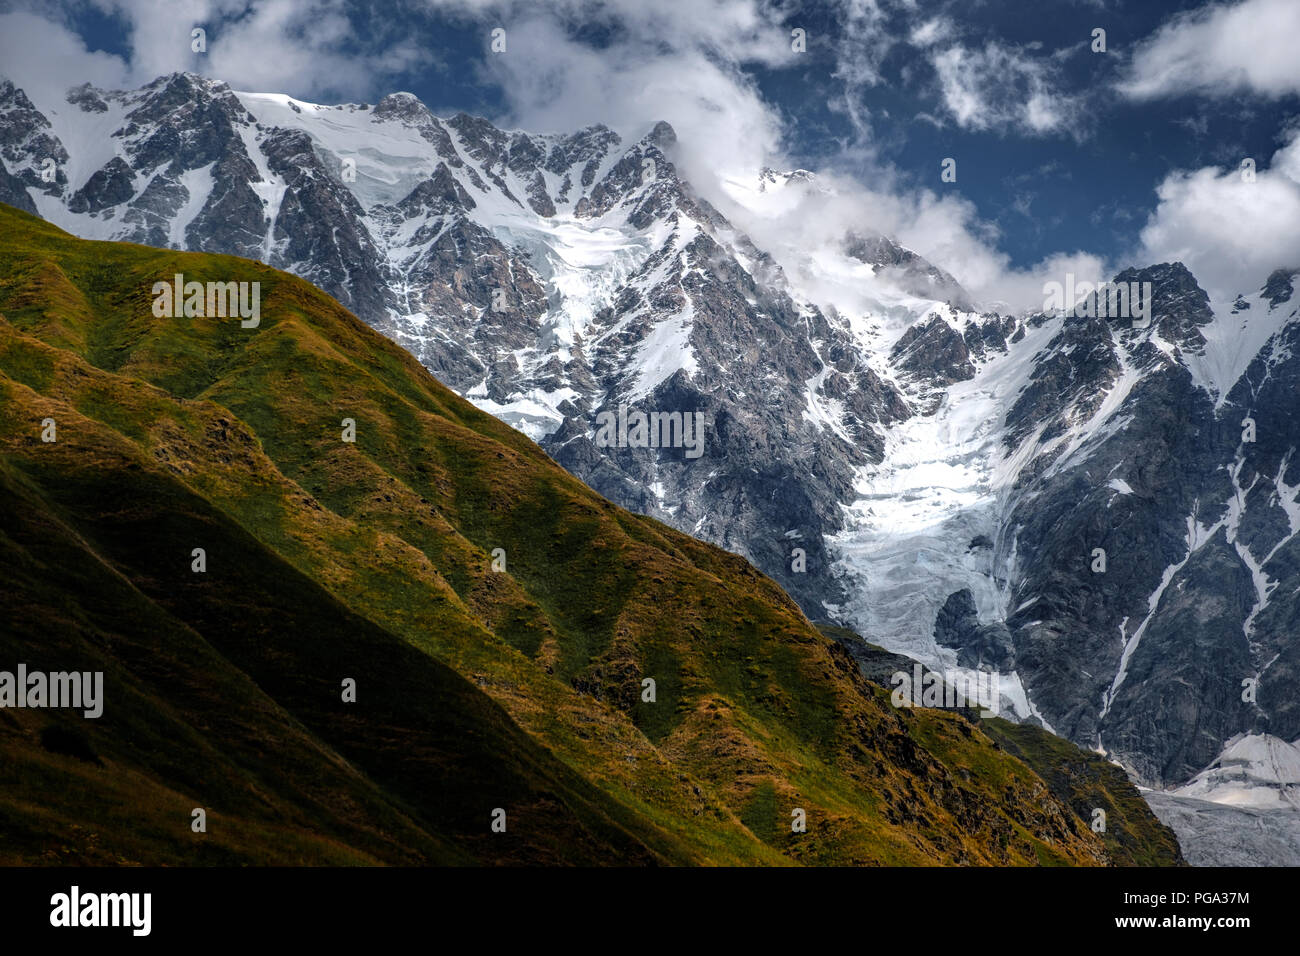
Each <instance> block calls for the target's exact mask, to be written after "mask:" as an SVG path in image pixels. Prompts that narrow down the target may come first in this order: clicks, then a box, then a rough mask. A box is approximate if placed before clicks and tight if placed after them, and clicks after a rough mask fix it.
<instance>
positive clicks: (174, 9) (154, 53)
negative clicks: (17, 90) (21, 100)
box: [0, 0, 430, 106]
mask: <svg viewBox="0 0 1300 956" xmlns="http://www.w3.org/2000/svg"><path fill="white" fill-rule="evenodd" d="M91 2H92V3H93V4H94V5H95V6H96V7H98V8H99V9H100V10H101V11H102V12H104V13H106V14H110V15H114V16H117V17H120V18H121V19H122V20H123V22H124V23H125V24H126V26H127V31H128V41H129V45H130V56H129V59H127V60H123V59H122V58H120V57H115V56H110V55H108V54H105V53H102V52H90V51H89V50H88V49H87V48H86V45H85V42H84V41H83V40H82V39H81V38H80V37H78V36H77V35H76V34H74V33H72V32H71V31H70V30H69V29H68V28H67V27H66V26H65V25H64V24H65V23H66V22H67V16H66V13H67V10H68V9H70V8H71V4H70V3H69V4H66V5H64V6H60V5H58V4H50V3H41V2H29V3H28V7H29V9H28V10H25V11H21V10H20V11H19V12H15V13H10V14H4V15H0V73H3V75H5V76H7V77H10V78H11V79H13V81H14V82H15V83H17V84H18V85H19V86H21V87H23V89H25V90H27V91H28V94H29V95H30V96H31V97H32V98H33V100H34V101H35V102H37V103H38V104H40V103H44V104H46V105H47V106H55V105H56V104H57V103H58V102H60V101H61V100H62V94H63V91H65V90H66V89H67V88H68V87H70V86H75V85H77V84H79V83H83V82H87V81H89V82H91V83H93V84H95V85H96V86H101V87H107V88H122V87H137V86H141V85H143V84H145V83H148V82H149V81H151V80H153V79H155V78H157V77H158V76H161V75H163V74H166V73H172V72H176V71H181V70H188V71H192V72H195V73H201V74H203V75H205V76H211V77H216V78H219V79H223V80H225V81H227V82H228V83H230V84H231V85H232V86H234V87H235V88H236V89H248V90H265V91H274V92H290V93H297V94H298V95H304V96H305V95H307V94H308V93H309V92H314V93H315V95H317V96H319V97H322V98H331V97H332V98H340V99H348V98H351V99H364V98H366V97H368V96H370V95H371V94H373V93H374V92H376V91H377V90H379V89H381V88H382V86H383V83H384V79H385V78H386V77H390V76H395V75H397V74H399V73H401V72H403V71H405V70H407V69H409V68H411V67H412V66H415V65H418V64H420V63H425V62H428V61H429V60H430V56H429V54H428V53H427V52H426V51H424V50H423V49H421V47H420V46H419V45H418V44H417V43H416V42H415V41H414V39H413V38H411V37H400V38H397V39H394V40H392V41H390V42H387V43H385V44H383V45H382V46H381V47H379V48H376V49H365V50H361V51H359V52H355V51H345V48H344V45H345V43H346V42H347V41H349V40H351V39H352V38H353V34H352V28H351V25H350V23H349V21H348V19H347V16H346V15H345V12H344V11H345V3H344V0H91ZM196 27H199V28H202V29H203V30H204V31H205V33H206V45H207V49H206V51H205V52H202V53H197V52H194V51H193V50H192V49H191V31H192V30H193V29H195V28H196Z"/></svg>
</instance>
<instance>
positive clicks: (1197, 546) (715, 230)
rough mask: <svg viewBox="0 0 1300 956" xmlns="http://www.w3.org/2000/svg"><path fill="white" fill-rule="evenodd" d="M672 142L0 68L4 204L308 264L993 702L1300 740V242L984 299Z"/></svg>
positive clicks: (1118, 748)
mask: <svg viewBox="0 0 1300 956" xmlns="http://www.w3.org/2000/svg"><path fill="white" fill-rule="evenodd" d="M674 155H675V135H674V133H673V131H672V129H671V128H670V127H669V126H667V124H663V123H660V124H658V125H657V126H655V127H654V128H653V129H650V130H648V131H645V132H644V135H642V136H641V137H640V138H639V139H634V140H624V139H622V138H620V137H619V136H618V135H617V134H615V133H614V132H613V131H611V130H609V129H606V128H604V127H601V126H595V127H591V128H588V129H585V130H581V131H578V132H576V133H570V134H563V135H545V136H542V135H533V134H530V133H524V132H515V131H506V130H501V129H498V128H496V127H495V126H493V125H492V124H490V123H488V122H487V121H485V120H482V119H478V118H475V117H471V116H467V115H464V114H461V115H457V116H454V117H450V118H440V117H436V116H434V115H432V114H431V113H430V112H429V110H428V109H427V108H426V107H425V106H424V105H423V104H422V103H420V102H419V101H418V100H417V99H416V98H415V97H413V96H411V95H409V94H402V93H398V94H393V95H390V96H387V97H385V98H384V99H382V100H381V101H380V102H379V103H377V104H374V105H347V106H320V105H314V104H309V103H303V102H300V101H296V100H293V99H291V98H289V97H286V96H281V95H270V94H255V93H240V92H235V91H233V90H231V89H230V88H229V87H228V86H226V85H225V84H223V83H220V82H215V81H211V80H206V79H203V78H200V77H196V76H192V75H188V74H175V75H172V76H168V77H162V78H160V79H159V80H157V81H155V82H154V83H151V84H149V85H148V86H146V87H144V88H142V89H140V90H135V91H104V90H96V89H93V88H90V87H88V86H83V87H79V88H76V89H74V90H72V91H70V92H69V93H68V95H67V97H66V99H65V100H64V101H61V102H58V103H41V104H34V103H32V102H31V101H30V100H29V98H28V97H27V96H26V95H25V94H24V92H23V91H22V90H19V89H16V88H15V87H14V86H12V85H11V84H4V85H0V201H4V202H8V203H11V204H13V205H18V206H21V207H22V208H26V209H28V210H31V211H35V212H36V213H38V214H39V215H41V216H43V217H44V218H46V219H49V220H50V221H52V222H54V223H56V224H57V225H59V226H61V227H63V228H65V229H67V230H69V231H70V232H73V233H75V234H79V235H83V236H88V237H93V238H103V239H122V240H130V241H135V242H143V243H147V244H151V245H158V246H174V247H178V248H192V249H201V250H205V251H217V252H228V253H233V254H237V255H241V256H246V257H251V258H256V259H261V260H263V261H265V262H268V263H269V264H271V265H274V266H277V267H280V268H284V269H287V270H289V271H293V272H295V273H297V274H299V275H301V276H303V277H304V278H307V279H309V280H310V281H312V282H314V283H315V284H317V285H318V286H320V287H321V288H323V289H325V290H326V291H327V292H329V293H330V294H332V295H333V296H335V297H336V298H337V299H339V301H341V302H342V303H344V304H345V305H346V306H348V307H349V308H350V309H351V310H353V311H354V312H355V313H356V314H357V315H358V316H360V317H361V318H362V319H364V320H365V321H367V322H369V323H371V324H372V325H374V326H375V327H376V328H378V329H380V330H381V331H383V332H385V333H386V334H387V335H389V336H390V337H392V338H393V339H395V340H396V341H398V342H400V343H401V344H403V345H404V346H405V347H407V348H408V349H409V350H410V351H411V352H412V353H414V354H415V355H416V356H417V357H418V358H419V359H420V360H421V361H422V362H423V363H424V364H425V365H426V366H427V367H428V368H430V369H431V370H432V371H433V372H434V374H435V375H437V376H438V377H439V378H441V379H442V380H443V381H444V382H446V383H447V384H448V385H450V386H452V387H453V388H455V389H457V390H458V391H460V392H461V393H462V394H464V395H466V396H467V397H468V398H470V399H471V400H472V401H474V402H475V403H477V404H478V405H479V406H480V407H482V408H484V409H486V410H488V411H491V412H493V413H494V414H497V415H498V416H500V417H501V418H503V419H504V420H506V421H508V422H510V423H511V424H512V425H514V426H515V427H517V428H519V429H520V430H522V431H524V432H526V433H527V434H529V435H530V436H531V437H532V438H534V439H535V440H537V441H538V442H539V443H540V444H541V445H542V446H543V447H544V448H546V449H547V451H548V452H549V453H550V454H551V455H552V456H553V457H554V458H556V460H557V461H559V462H560V463H561V464H562V465H564V466H565V467H566V468H568V469H569V470H570V471H572V472H574V473H575V474H577V475H578V476H579V477H581V478H582V479H583V480H584V481H586V482H587V483H588V484H589V485H591V486H592V487H593V488H595V489H596V490H597V491H600V492H601V493H602V494H604V495H606V496H607V497H609V498H611V499H612V500H614V501H616V502H618V503H619V504H621V505H624V506H626V507H629V508H632V509H634V510H637V511H640V512H643V513H646V514H650V515H653V516H654V517H656V518H659V519H660V520H663V521H666V522H668V523H670V524H673V525H675V526H677V527H679V528H681V529H683V530H685V531H688V532H690V533H692V534H695V535H696V536H698V537H701V538H705V539H707V540H710V541H713V542H715V543H718V544H721V545H723V546H724V547H727V548H730V549H731V550H733V551H736V552H739V553H741V554H744V555H745V556H746V557H748V558H749V559H750V560H751V561H753V562H754V563H755V564H756V565H757V566H758V567H760V568H761V569H762V570H763V571H765V572H766V573H768V574H769V575H771V576H772V577H773V578H775V579H776V580H777V581H778V582H779V583H780V584H781V585H782V586H783V587H785V588H786V589H787V590H788V591H789V592H790V593H791V594H792V595H793V596H794V597H795V598H796V600H798V601H799V603H800V604H801V605H802V607H803V608H804V609H805V611H806V612H807V613H808V614H809V616H811V617H828V618H832V619H834V620H836V621H837V622H839V623H842V624H844V625H846V626H849V627H852V628H854V629H855V630H857V631H858V632H859V633H861V634H862V635H863V636H865V637H866V638H867V639H868V640H871V641H873V642H874V643H877V644H880V645H883V646H884V647H886V648H887V649H889V650H892V651H898V652H902V653H906V654H908V655H910V656H913V657H915V658H917V659H919V660H921V661H923V662H924V663H926V664H928V665H931V666H938V667H943V668H968V669H985V670H996V671H998V672H999V674H1001V675H1002V677H1003V680H1002V682H1001V689H1002V693H1003V695H1004V698H1005V699H1004V704H1005V706H1006V707H1007V708H1008V709H1009V710H1011V711H1013V712H1014V713H1015V714H1016V715H1018V716H1019V717H1021V718H1022V719H1032V720H1037V721H1040V722H1041V723H1043V724H1044V725H1046V726H1048V727H1049V728H1050V729H1052V730H1054V731H1056V732H1057V733H1059V734H1062V735H1064V736H1067V737H1070V738H1071V739H1073V740H1075V741H1076V742H1079V743H1081V744H1084V745H1087V746H1090V747H1094V748H1096V749H1098V750H1100V751H1103V752H1106V753H1108V754H1110V755H1111V756H1112V757H1114V758H1115V759H1116V760H1118V761H1119V762H1121V763H1122V764H1123V765H1124V766H1125V767H1127V768H1128V769H1129V770H1130V771H1131V772H1132V773H1133V775H1134V776H1135V777H1136V778H1137V779H1138V780H1140V781H1141V782H1143V783H1144V784H1146V785H1147V786H1150V787H1158V788H1167V787H1177V786H1179V785H1183V784H1187V785H1188V786H1195V784H1194V783H1189V781H1194V780H1200V779H1202V777H1198V776H1197V775H1198V774H1201V772H1202V771H1206V773H1209V772H1210V771H1211V770H1213V769H1214V768H1215V767H1218V768H1220V769H1222V768H1223V767H1224V766H1231V767H1237V766H1240V765H1243V764H1244V765H1252V766H1253V765H1254V763H1258V762H1259V761H1261V760H1265V757H1262V756H1260V754H1262V753H1263V752H1264V751H1258V752H1257V750H1258V748H1256V749H1250V748H1247V750H1249V753H1245V752H1242V753H1238V750H1239V749H1240V746H1241V740H1242V739H1248V740H1252V739H1255V738H1256V737H1260V736H1261V735H1270V736H1271V737H1272V738H1276V739H1278V740H1280V741H1287V740H1295V739H1297V738H1300V536H1298V535H1297V532H1300V459H1298V458H1297V454H1296V451H1297V449H1298V448H1300V399H1298V396H1300V341H1297V340H1298V339H1300V297H1297V296H1296V295H1295V276H1296V275H1297V274H1298V270H1297V269H1296V268H1294V267H1296V266H1298V265H1300V264H1296V263H1284V262H1280V263H1278V266H1279V271H1277V272H1276V273H1275V274H1274V275H1272V276H1271V277H1270V278H1269V279H1268V281H1267V283H1266V284H1265V285H1264V286H1263V287H1262V288H1260V289H1256V290H1253V291H1249V290H1247V291H1245V292H1244V293H1243V295H1242V296H1240V297H1238V298H1236V299H1235V300H1234V301H1231V302H1226V303H1220V302H1211V301H1210V299H1209V297H1208V296H1207V295H1206V293H1205V292H1204V291H1203V290H1202V289H1201V288H1200V287H1199V285H1198V284H1197V281H1196V279H1195V277H1194V276H1192V275H1191V274H1190V273H1189V272H1188V271H1187V270H1186V269H1185V268H1184V267H1183V266H1182V265H1181V264H1178V263H1165V264H1159V265H1153V266H1149V267H1145V268H1138V269H1132V270H1128V271H1126V272H1125V273H1122V274H1121V275H1120V276H1117V277H1116V280H1117V281H1122V282H1125V283H1129V282H1134V283H1138V284H1141V283H1150V288H1151V290H1152V297H1151V303H1152V315H1151V321H1150V322H1149V323H1134V322H1133V321H1131V320H1127V319H1113V318H1098V317H1088V316H1076V315H1066V314H1063V313H1062V312H1060V311H1056V312H1044V313H1041V314H1034V315H1013V316H1007V315H1000V314H996V313H993V312H987V313H985V312H980V311H978V310H976V309H975V308H974V307H973V305H972V303H971V299H970V296H969V295H967V294H966V292H965V291H964V290H963V289H962V288H961V286H960V285H959V284H958V283H957V282H956V280H955V279H953V277H952V276H950V275H949V274H948V273H946V272H944V271H943V270H942V268H940V267H939V266H936V265H934V264H931V263H929V262H927V261H926V260H925V259H924V258H922V257H921V256H919V255H917V254H916V253H915V252H913V251H911V250H907V249H904V248H902V247H900V246H899V245H898V244H897V243H896V242H894V241H893V240H892V239H890V238H889V237H887V236H882V235H880V234H879V233H877V232H876V231H874V230H873V229H872V227H871V224H870V223H862V224H861V226H860V228H856V229H854V230H853V231H852V232H850V233H846V235H845V236H844V237H843V243H842V245H841V246H840V247H839V248H834V249H817V250H806V251H805V252H804V253H802V254H798V255H794V256H790V255H787V254H784V253H783V254H782V255H780V256H778V255H775V254H774V251H773V250H767V249H761V248H759V247H758V246H757V245H756V244H755V242H753V241H752V240H751V239H750V238H749V237H748V236H746V234H745V233H744V231H743V230H741V229H740V228H738V227H737V226H736V225H735V224H734V223H733V222H732V221H730V220H729V219H728V218H727V217H726V216H724V215H723V214H722V213H720V212H719V211H718V209H717V208H715V207H714V206H712V205H710V204H709V203H708V202H706V201H705V200H704V199H703V198H701V196H700V195H699V194H698V193H697V191H696V190H695V189H694V188H693V187H692V185H691V184H690V183H689V182H687V181H686V180H685V179H684V178H683V177H682V176H680V175H679V173H678V169H677V166H676V165H675V164H674ZM727 188H728V195H729V197H730V198H731V200H733V201H734V202H735V203H736V204H737V205H738V206H739V207H742V208H747V209H755V210H761V208H762V207H763V205H764V204H766V203H780V202H782V201H785V200H784V199H783V198H782V197H783V196H784V197H789V196H791V195H794V194H795V193H796V192H797V191H798V190H804V189H817V188H823V187H822V186H820V185H819V183H818V181H817V178H816V177H815V176H814V175H813V174H810V173H806V172H804V171H796V172H792V173H780V172H775V171H772V170H764V171H762V172H760V173H758V174H757V175H756V176H754V177H753V178H752V179H747V180H745V181H739V180H737V181H733V182H731V183H729V184H728V186H727ZM828 287H835V288H842V289H851V290H852V292H853V295H852V296H851V297H850V298H849V299H839V298H836V296H834V295H827V294H825V290H826V289H827V288H828ZM627 409H641V410H643V411H644V412H646V413H649V412H660V413H671V412H680V413H683V414H684V415H686V416H689V415H691V414H693V413H696V412H698V413H702V415H703V421H704V422H705V428H704V439H703V444H702V447H701V448H700V449H698V452H699V453H698V455H697V454H695V452H694V451H693V450H692V449H690V448H688V447H684V446H683V444H682V443H677V444H675V446H674V447H665V448H649V447H636V442H634V441H629V442H622V443H617V442H616V443H615V445H614V447H610V446H609V443H608V442H605V441H602V437H601V434H602V433H601V428H600V422H601V421H602V420H608V419H609V418H610V417H613V418H617V417H618V416H619V414H620V412H623V413H625V412H626V410H627ZM620 445H621V447H620ZM1242 735H1253V736H1251V737H1247V738H1243V737H1242ZM1287 746H1289V745H1287ZM1225 748H1228V749H1226V750H1225ZM1233 748H1237V750H1234V749H1233ZM1265 750H1268V748H1265ZM1268 752H1269V753H1273V752H1274V751H1272V750H1269V751H1268ZM1225 761H1226V764H1225ZM1261 766H1262V764H1261ZM1260 772H1261V773H1265V771H1263V770H1261V771H1260ZM1205 779H1209V778H1205ZM1227 792H1228V791H1226V790H1223V789H1222V788H1221V787H1218V786H1215V787H1210V786H1209V785H1208V784H1207V785H1206V787H1205V789H1203V790H1197V791H1196V794H1195V796H1196V797H1197V798H1198V799H1200V800H1205V799H1207V798H1208V799H1210V800H1214V799H1217V797H1216V796H1215V794H1216V793H1217V794H1224V793H1227ZM1183 796H1186V794H1183ZM1171 799H1177V798H1171ZM1224 802H1230V801H1224Z"/></svg>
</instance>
